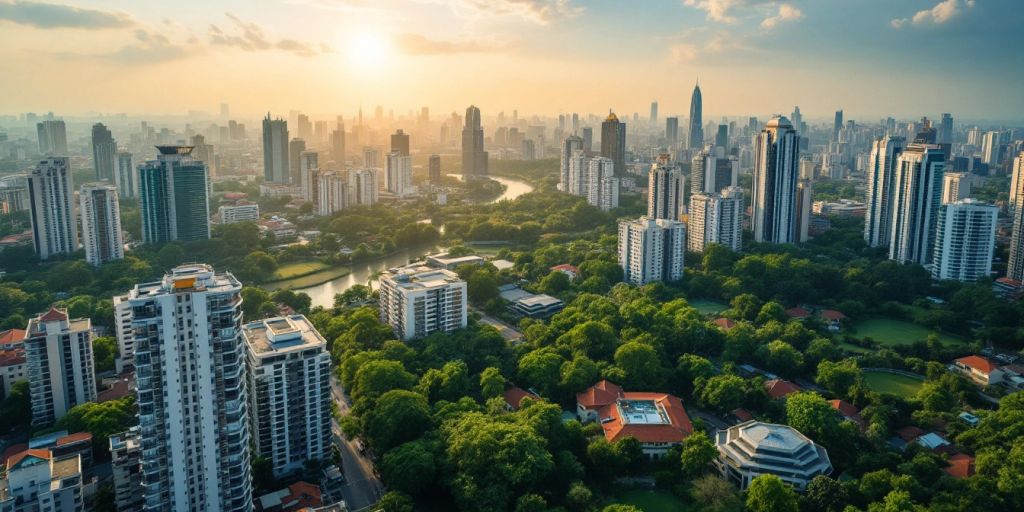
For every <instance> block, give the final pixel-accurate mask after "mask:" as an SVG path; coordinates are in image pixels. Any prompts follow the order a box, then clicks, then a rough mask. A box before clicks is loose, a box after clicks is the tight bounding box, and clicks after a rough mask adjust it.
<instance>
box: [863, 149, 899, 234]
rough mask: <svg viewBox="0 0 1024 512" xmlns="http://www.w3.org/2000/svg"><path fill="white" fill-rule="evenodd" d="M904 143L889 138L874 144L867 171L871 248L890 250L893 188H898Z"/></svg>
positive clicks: (867, 224)
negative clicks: (899, 165) (897, 181)
mask: <svg viewBox="0 0 1024 512" xmlns="http://www.w3.org/2000/svg"><path fill="white" fill-rule="evenodd" d="M903 146H904V139H903V137H896V136H893V135H886V136H883V137H879V138H878V139H875V141H874V142H872V144H871V157H870V159H869V161H868V171H867V178H868V179H867V181H868V183H867V204H866V205H865V206H866V211H865V214H864V241H866V242H867V243H868V246H870V247H887V246H888V245H889V241H890V240H889V239H890V237H891V231H892V218H893V209H892V207H893V187H894V186H895V184H896V160H897V158H898V157H899V156H900V153H902V152H903Z"/></svg>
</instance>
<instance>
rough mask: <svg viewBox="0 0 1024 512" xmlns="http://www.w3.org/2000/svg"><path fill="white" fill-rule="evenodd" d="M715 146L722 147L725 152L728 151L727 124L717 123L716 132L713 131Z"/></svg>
mask: <svg viewBox="0 0 1024 512" xmlns="http://www.w3.org/2000/svg"><path fill="white" fill-rule="evenodd" d="M715 147H719V148H722V150H723V151H724V152H725V153H726V154H728V153H729V125H727V124H720V125H718V132H717V133H715Z"/></svg>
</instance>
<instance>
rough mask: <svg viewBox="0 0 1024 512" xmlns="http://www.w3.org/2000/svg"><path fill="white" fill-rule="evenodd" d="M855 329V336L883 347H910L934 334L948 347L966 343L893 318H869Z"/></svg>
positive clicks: (857, 324)
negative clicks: (869, 339) (873, 341)
mask: <svg viewBox="0 0 1024 512" xmlns="http://www.w3.org/2000/svg"><path fill="white" fill-rule="evenodd" d="M853 327H854V334H855V335H856V336H857V337H859V338H871V339H873V340H875V341H877V342H878V343H880V344H882V345H888V346H890V347H894V346H897V345H909V344H911V343H914V342H915V341H924V340H926V339H927V338H928V335H930V334H932V333H934V334H936V335H937V336H938V337H939V341H941V342H942V343H943V344H946V345H962V344H965V343H966V341H964V340H963V339H961V338H957V337H955V336H949V335H947V334H941V333H938V332H935V331H932V330H930V329H928V328H927V327H922V326H920V325H917V324H914V323H910V322H904V321H903V320H895V319H892V318H869V319H867V320H862V321H860V322H857V323H856V324H855V325H854V326H853Z"/></svg>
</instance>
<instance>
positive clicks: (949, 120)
mask: <svg viewBox="0 0 1024 512" xmlns="http://www.w3.org/2000/svg"><path fill="white" fill-rule="evenodd" d="M952 143H953V115H952V114H949V113H944V114H942V121H941V122H940V123H939V144H952Z"/></svg>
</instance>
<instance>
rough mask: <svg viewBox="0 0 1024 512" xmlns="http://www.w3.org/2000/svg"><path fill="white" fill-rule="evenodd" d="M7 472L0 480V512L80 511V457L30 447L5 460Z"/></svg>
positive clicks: (81, 502) (81, 500)
mask: <svg viewBox="0 0 1024 512" xmlns="http://www.w3.org/2000/svg"><path fill="white" fill-rule="evenodd" d="M4 464H5V465H6V466H7V475H6V477H5V478H2V479H0V510H2V511H3V512H36V511H39V512H81V511H82V510H85V497H84V493H83V492H82V457H81V456H80V455H78V454H75V455H71V456H65V457H55V456H54V455H53V454H52V453H50V450H46V449H29V450H25V451H22V452H20V453H16V454H14V455H12V456H11V457H10V458H8V459H7V460H6V461H4Z"/></svg>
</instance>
